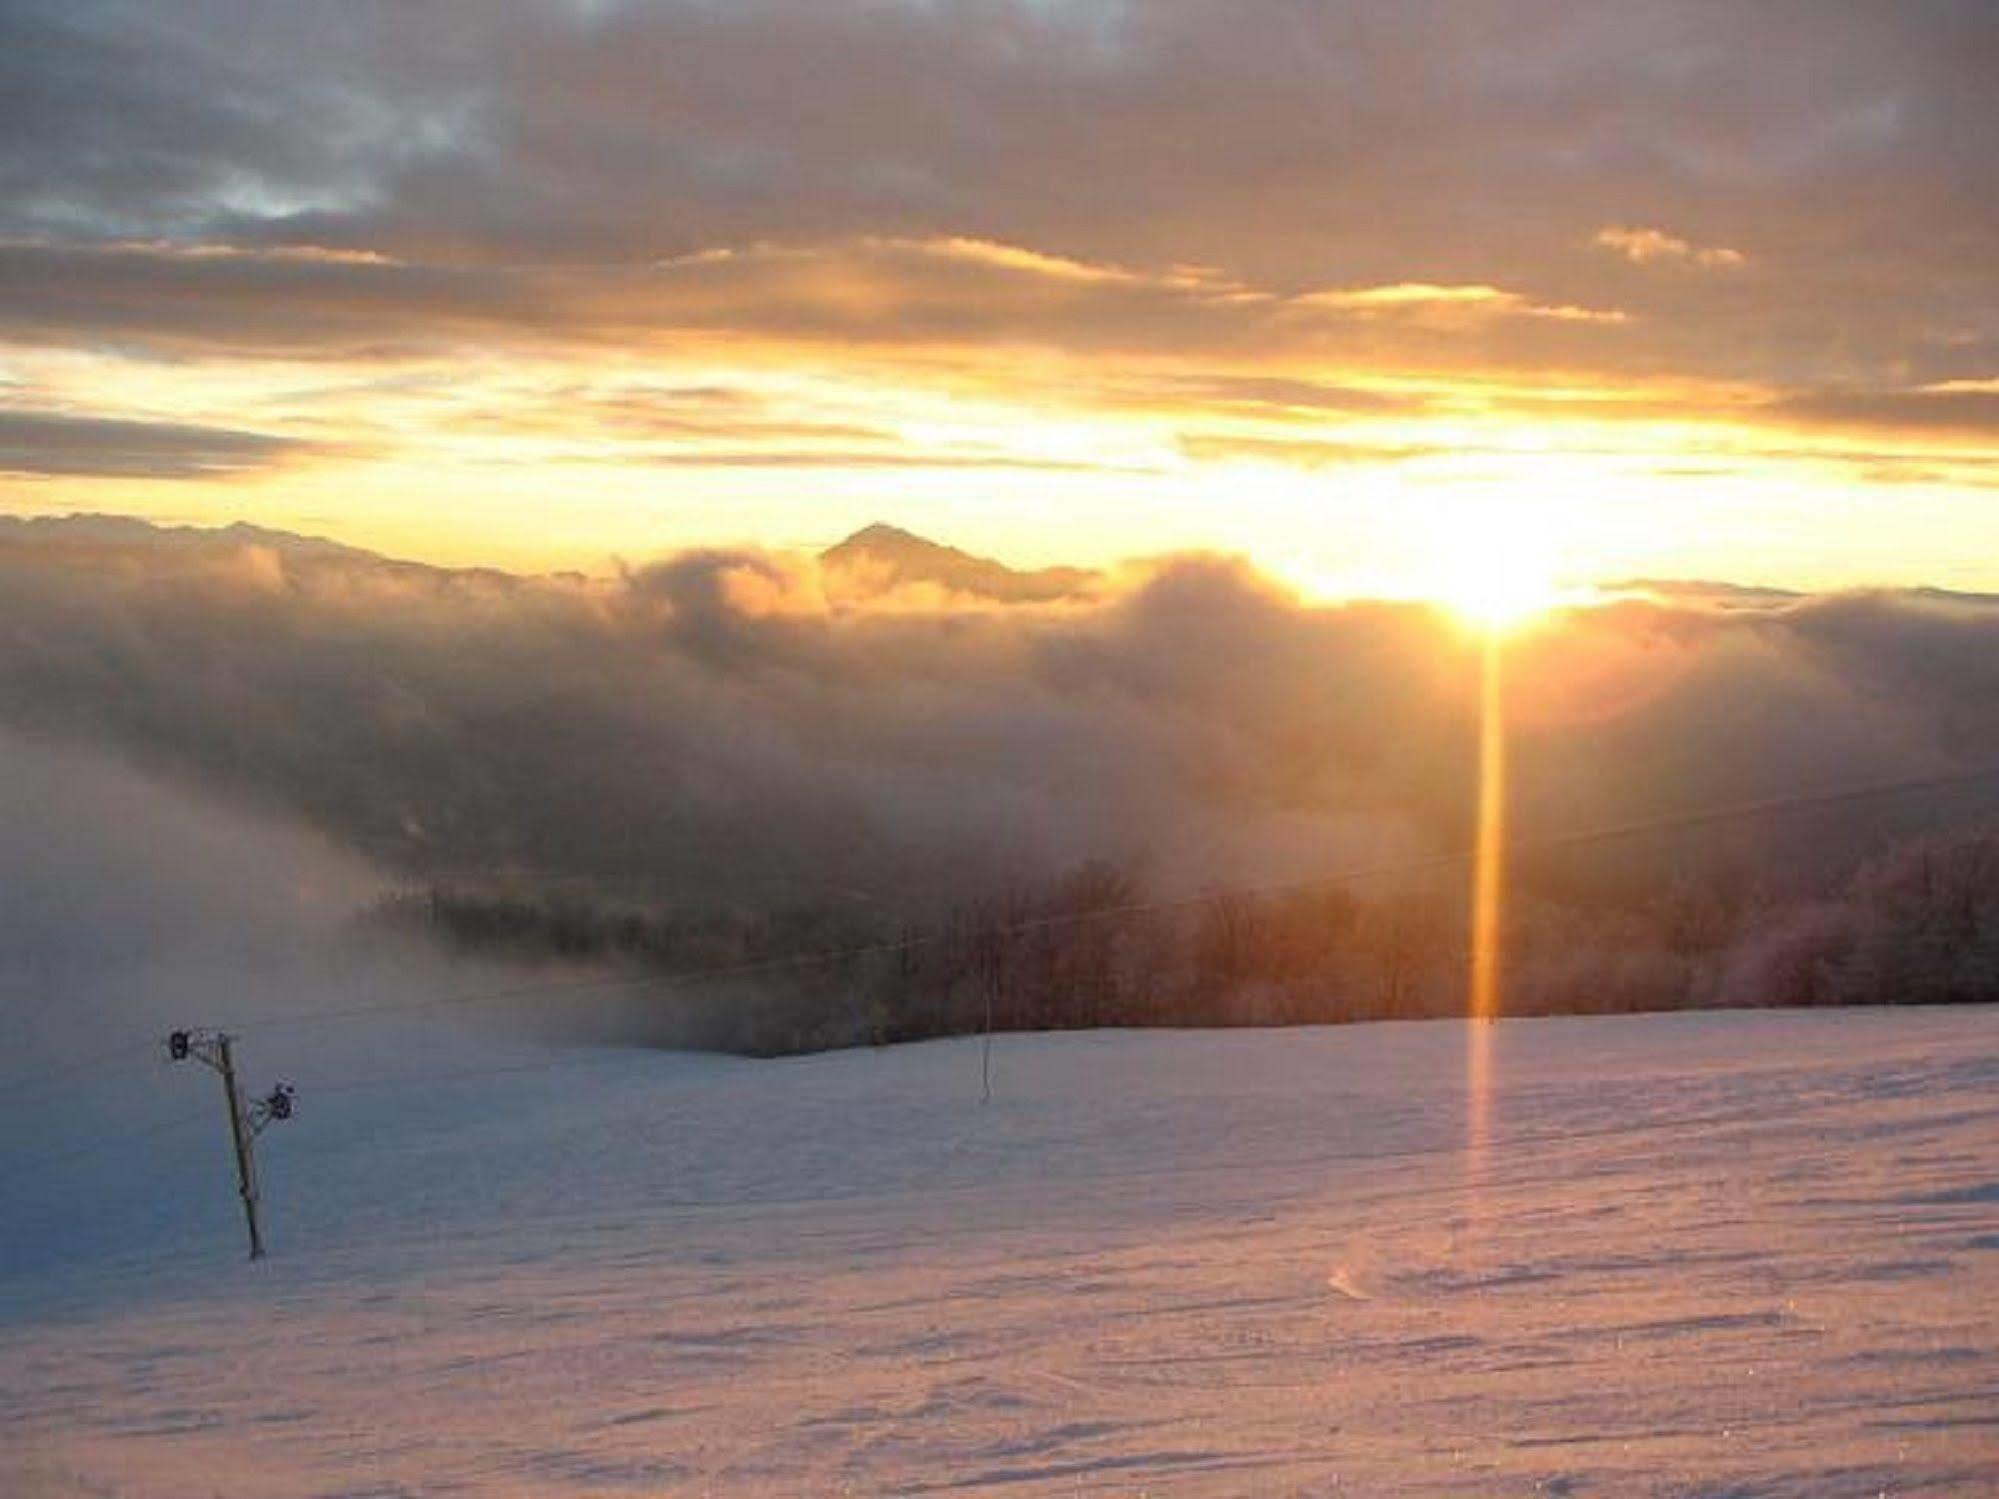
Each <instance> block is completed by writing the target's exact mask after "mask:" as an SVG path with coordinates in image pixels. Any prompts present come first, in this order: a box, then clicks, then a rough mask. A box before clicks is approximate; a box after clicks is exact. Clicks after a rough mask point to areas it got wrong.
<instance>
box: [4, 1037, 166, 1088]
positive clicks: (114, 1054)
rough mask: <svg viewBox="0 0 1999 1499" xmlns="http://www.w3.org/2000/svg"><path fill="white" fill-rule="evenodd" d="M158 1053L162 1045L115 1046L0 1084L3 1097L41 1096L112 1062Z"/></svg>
mask: <svg viewBox="0 0 1999 1499" xmlns="http://www.w3.org/2000/svg"><path fill="white" fill-rule="evenodd" d="M157 1050H159V1042H157V1041H142V1042H138V1043H136V1044H133V1045H128V1046H114V1047H113V1048H111V1050H109V1051H100V1052H97V1053H95V1054H94V1055H91V1056H87V1057H77V1058H75V1059H73V1060H71V1061H68V1062H58V1063H56V1064H55V1065H54V1066H53V1067H38V1068H36V1069H35V1070H34V1071H33V1072H32V1073H28V1072H24V1073H22V1074H20V1075H19V1076H18V1077H11V1078H8V1079H7V1080H6V1081H4V1082H0V1097H10V1098H11V1097H15V1096H25V1095H30V1094H34V1093H39V1092H40V1091H41V1090H42V1089H43V1088H46V1087H48V1086H49V1085H50V1084H51V1083H59V1082H61V1081H62V1080H63V1079H64V1078H67V1077H74V1076H76V1075H77V1074H78V1073H80V1072H90V1071H94V1070H95V1069H97V1068H99V1067H107V1066H109V1065H110V1064H111V1063H113V1062H122V1061H124V1060H125V1058H127V1057H135V1056H139V1055H140V1054H142V1053H144V1052H149V1051H157Z"/></svg>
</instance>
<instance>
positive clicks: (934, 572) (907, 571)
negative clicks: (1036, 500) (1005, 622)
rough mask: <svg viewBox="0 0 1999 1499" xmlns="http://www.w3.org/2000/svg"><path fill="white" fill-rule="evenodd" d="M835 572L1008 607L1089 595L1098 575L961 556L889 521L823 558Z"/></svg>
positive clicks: (836, 546) (864, 529)
mask: <svg viewBox="0 0 1999 1499" xmlns="http://www.w3.org/2000/svg"><path fill="white" fill-rule="evenodd" d="M820 557H821V559H822V560H823V561H825V562H828V563H831V564H833V565H834V566H845V567H857V568H865V569H868V570H869V571H872V572H874V573H877V574H879V575H884V576H885V577H886V580H887V582H888V583H889V584H890V585H891V586H895V585H901V584H922V583H928V584H931V585H933V586H936V587H939V588H944V589H948V590H950V591H951V592H953V593H963V594H971V595H973V596H975V597H978V598H988V599H995V600H998V601H1000V602H1003V603H1010V604H1025V603H1047V602H1051V601H1053V600H1056V599H1064V598H1073V597H1078V596H1081V595H1085V594H1088V593H1090V592H1091V591H1092V590H1093V588H1094V586H1095V584H1096V581H1097V575H1096V574H1095V573H1093V572H1090V571H1088V570H1086V569H1083V568H1076V567H1047V568H1041V569H1038V570H1035V571H1022V570H1020V569H1018V568H1012V567H1008V566H1007V565H1006V564H1005V563H1004V562H1000V561H997V560H996V559H994V558H991V557H981V556H978V555H977V554H976V553H973V552H965V551H960V550H959V549H958V548H957V547H954V546H946V545H945V544H944V543H943V542H941V541H932V540H931V539H930V538H929V537H927V536H919V535H917V534H916V533H915V532H914V531H905V530H904V529H903V528H902V527H900V526H891V525H889V524H888V523H887V522H885V521H876V522H874V523H873V524H872V525H867V526H863V527H861V529H860V530H858V531H856V532H855V533H854V534H853V535H851V536H849V537H848V538H847V539H846V540H844V541H841V542H838V543H836V544H834V545H833V546H830V547H828V548H827V549H826V550H825V551H824V552H822V553H820Z"/></svg>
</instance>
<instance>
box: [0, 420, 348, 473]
mask: <svg viewBox="0 0 1999 1499" xmlns="http://www.w3.org/2000/svg"><path fill="white" fill-rule="evenodd" d="M314 451H316V449H315V446H314V445H313V444H310V443H306V442H302V441H299V440H297V439H293V438H286V437H274V436H271V435H269V434H266V433H261V432H237V431H231V430H229V429H226V428H220V427H203V426H194V425H187V424H183V423H178V422H148V421H128V420H118V419H114V418H108V417H95V416H77V415H73V414H71V413H68V412H60V411H32V410H27V411H24V410H20V409H8V408H0V474H14V475H22V476H26V475H36V474H63V475H89V476H93V477H98V478H120V479H215V478H226V477H228V476H230V475H233V474H242V473H249V472H252V471H255V470H259V469H265V468H270V467H272V466H274V465H277V464H280V463H284V462H287V461H289V460H292V459H295V458H300V457H304V456H307V455H309V454H311V453H313V452H314Z"/></svg>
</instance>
